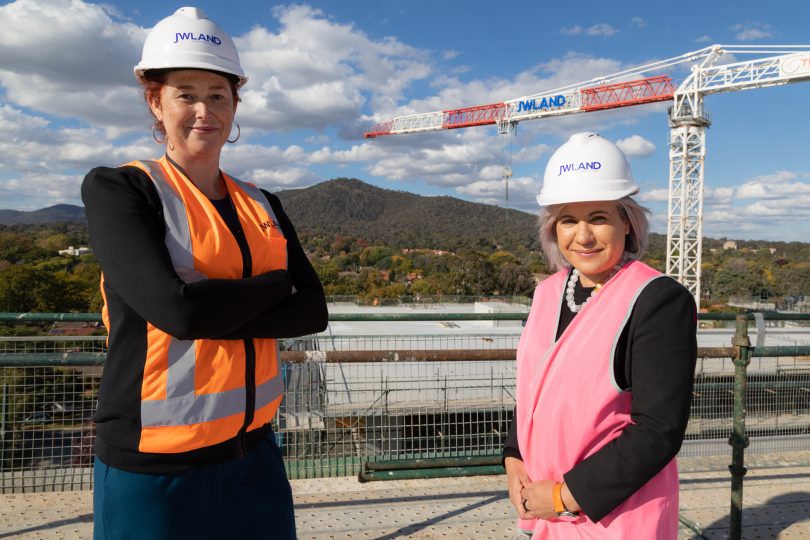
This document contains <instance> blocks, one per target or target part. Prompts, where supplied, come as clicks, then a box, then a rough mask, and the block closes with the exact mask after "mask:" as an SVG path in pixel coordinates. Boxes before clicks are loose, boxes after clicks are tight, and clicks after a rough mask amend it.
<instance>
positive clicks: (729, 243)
mask: <svg viewBox="0 0 810 540" xmlns="http://www.w3.org/2000/svg"><path fill="white" fill-rule="evenodd" d="M723 249H724V250H726V249H733V250H735V251H736V250H737V242H735V241H733V240H728V241H727V242H725V243H724V244H723Z"/></svg>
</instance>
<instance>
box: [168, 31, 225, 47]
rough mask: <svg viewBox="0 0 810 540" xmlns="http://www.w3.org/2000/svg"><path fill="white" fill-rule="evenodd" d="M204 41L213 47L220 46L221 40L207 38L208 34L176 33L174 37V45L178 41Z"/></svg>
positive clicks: (213, 37)
mask: <svg viewBox="0 0 810 540" xmlns="http://www.w3.org/2000/svg"><path fill="white" fill-rule="evenodd" d="M186 40H189V41H206V42H208V43H213V44H214V45H222V40H221V39H219V38H218V37H217V36H209V35H208V34H199V35H194V32H177V33H176V34H175V35H174V43H177V42H179V41H186Z"/></svg>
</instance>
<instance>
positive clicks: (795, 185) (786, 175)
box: [734, 171, 810, 199]
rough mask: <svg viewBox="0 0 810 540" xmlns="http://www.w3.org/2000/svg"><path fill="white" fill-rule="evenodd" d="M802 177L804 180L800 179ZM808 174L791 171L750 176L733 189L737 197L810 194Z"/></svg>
mask: <svg viewBox="0 0 810 540" xmlns="http://www.w3.org/2000/svg"><path fill="white" fill-rule="evenodd" d="M801 178H804V180H805V181H804V182H802V181H801ZM808 179H810V175H807V174H804V175H799V174H798V173H795V172H791V171H777V172H775V173H773V174H769V175H765V176H759V177H756V178H752V179H751V180H749V181H747V182H745V183H744V184H743V185H741V186H740V187H738V188H737V189H736V190H735V193H734V195H735V197H736V198H738V199H781V198H783V197H789V196H793V195H803V194H810V182H807V181H806V180H808Z"/></svg>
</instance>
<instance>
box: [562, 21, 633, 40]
mask: <svg viewBox="0 0 810 540" xmlns="http://www.w3.org/2000/svg"><path fill="white" fill-rule="evenodd" d="M560 32H561V33H562V34H564V35H566V36H579V35H586V36H604V37H609V36H612V35H614V34H617V33H618V32H619V31H618V30H617V29H616V28H614V27H612V26H610V25H609V24H607V23H601V22H600V23H596V24H594V25H593V26H589V27H587V28H584V27H582V26H580V25H578V24H577V25H574V26H569V27H564V28H561V29H560Z"/></svg>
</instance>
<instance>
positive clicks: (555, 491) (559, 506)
mask: <svg viewBox="0 0 810 540" xmlns="http://www.w3.org/2000/svg"><path fill="white" fill-rule="evenodd" d="M562 487H563V483H562V482H556V483H555V484H554V487H552V488H551V500H552V501H553V502H554V512H556V513H557V514H562V513H563V512H566V511H567V510H566V508H565V504H563V500H562Z"/></svg>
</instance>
